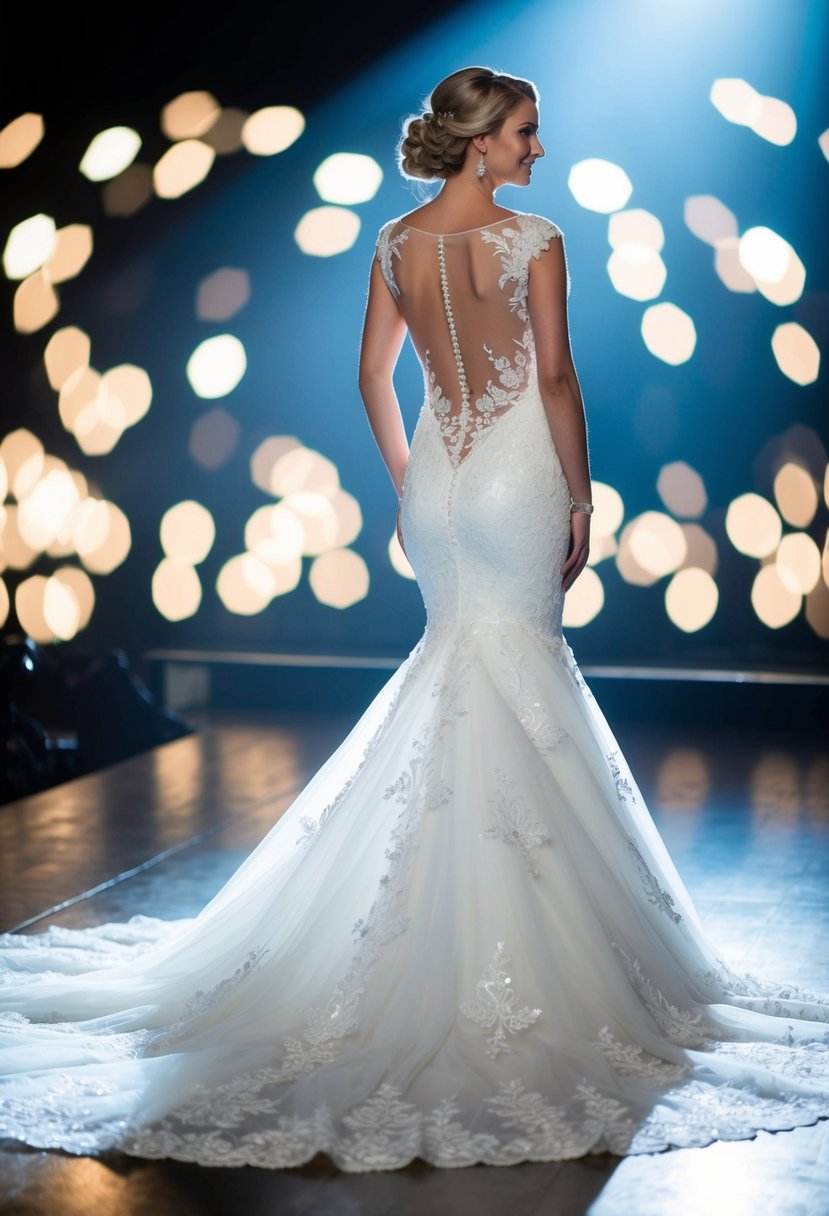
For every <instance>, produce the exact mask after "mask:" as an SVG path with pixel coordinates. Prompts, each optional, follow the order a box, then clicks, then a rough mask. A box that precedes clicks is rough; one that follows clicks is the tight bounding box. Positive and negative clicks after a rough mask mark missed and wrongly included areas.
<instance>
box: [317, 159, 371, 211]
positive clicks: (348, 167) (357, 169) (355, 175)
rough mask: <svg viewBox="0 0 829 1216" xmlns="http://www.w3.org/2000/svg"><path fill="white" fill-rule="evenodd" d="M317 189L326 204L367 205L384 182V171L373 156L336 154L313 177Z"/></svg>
mask: <svg viewBox="0 0 829 1216" xmlns="http://www.w3.org/2000/svg"><path fill="white" fill-rule="evenodd" d="M313 181H314V186H315V188H316V191H317V194H319V196H320V198H322V199H324V200H325V201H326V202H327V203H341V204H344V205H346V206H350V205H352V204H354V203H367V202H368V201H369V199H372V198H374V196H375V194H376V193H377V191H378V190H379V189H380V184H381V182H382V181H383V170H382V169H381V168H380V166H379V165H378V163H377V161H376V160H375V159H374V157H373V156H365V155H363V153H360V152H335V153H333V155H331V156H327V157H326V158H325V160H324V161H323V162H322V164H321V165H320V166H319V168H318V169H317V170H316V171H315V173H314V178H313Z"/></svg>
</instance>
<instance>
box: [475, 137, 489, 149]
mask: <svg viewBox="0 0 829 1216" xmlns="http://www.w3.org/2000/svg"><path fill="white" fill-rule="evenodd" d="M472 143H473V144H474V145H475V150H476V151H477V152H486V144H487V137H486V135H473V136H472Z"/></svg>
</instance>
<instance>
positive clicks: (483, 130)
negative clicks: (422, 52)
mask: <svg viewBox="0 0 829 1216" xmlns="http://www.w3.org/2000/svg"><path fill="white" fill-rule="evenodd" d="M527 97H528V98H529V99H530V101H532V102H536V103H537V102H538V90H537V89H536V87H535V85H534V84H532V82H531V81H529V80H521V79H519V78H518V77H516V76H505V75H504V74H503V73H501V72H495V71H493V70H492V68H476V67H473V68H461V70H460V71H459V72H453V73H452V74H451V76H447V77H446V78H445V79H444V80H442V81H441V82H440V84H438V85H436V86H435V88H434V89H433V90H432V93H431V95H430V97H429V99H428V103H427V106H426V107H425V108H424V109H423V111H422V113H420V114H411V115H409V117H408V118H406V119H405V120H404V122H403V133H402V135H401V138H400V142H399V143H398V146H397V163H398V167H399V169H400V172H401V173H402V174H403V176H404V177H407V178H415V179H417V180H419V181H427V182H434V181H441V180H445V179H446V178H447V177H452V175H453V174H455V173H459V172H460V171H461V169H462V168H463V164H464V161H465V159H466V149H467V146H468V144H469V141H470V139H471V138H472V137H473V135H494V134H497V132H498V131H500V129H501V127H502V126H503V124H504V120H505V119H506V117H507V115H508V114H509V113H510V111H511V110H513V109H515V107H516V105H517V104H518V102H519V101H522V100H523V99H524V98H527Z"/></svg>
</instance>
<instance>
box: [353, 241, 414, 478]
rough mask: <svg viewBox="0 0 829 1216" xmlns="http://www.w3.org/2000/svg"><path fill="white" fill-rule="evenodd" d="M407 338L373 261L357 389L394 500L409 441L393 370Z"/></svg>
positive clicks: (387, 289)
mask: <svg viewBox="0 0 829 1216" xmlns="http://www.w3.org/2000/svg"><path fill="white" fill-rule="evenodd" d="M405 338H406V323H405V321H404V320H403V317H402V316H401V314H400V310H399V309H398V307H397V304H396V302H395V299H394V296H393V295H392V293H391V292H390V291H389V288H388V286H387V284H386V282H385V280H384V279H383V274H382V271H381V269H380V263H379V262H378V260H377V258H376V257H375V258H374V260H373V263H372V267H371V274H370V276H369V286H368V301H367V304H366V312H365V319H364V322H363V333H362V338H361V341H360V359H359V387H360V395H361V397H362V399H363V405H364V406H365V410H366V414H367V416H368V422H369V426H370V427H371V432H372V434H373V436H374V439H375V442H376V443H377V446H378V448H379V449H380V455H381V456H382V457H383V462H384V463H385V465H386V468H387V469H388V471H389V476H390V477H391V479H392V483H393V485H394V488H395V490H396V491H397V497H398V498H400V496H401V494H402V493H403V476H404V474H405V472H406V462H407V461H408V459H409V441H408V439H407V437H406V428H405V426H404V424H403V415H402V413H401V410H400V403H399V401H398V399H397V393H396V392H395V388H394V369H395V367H396V366H397V360H398V358H399V357H400V351H401V349H402V347H403V342H404V340H405Z"/></svg>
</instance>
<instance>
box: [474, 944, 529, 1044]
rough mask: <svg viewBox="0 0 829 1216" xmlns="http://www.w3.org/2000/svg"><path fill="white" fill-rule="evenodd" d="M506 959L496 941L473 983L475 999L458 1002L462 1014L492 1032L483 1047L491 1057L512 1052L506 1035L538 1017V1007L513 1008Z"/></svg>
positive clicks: (502, 945)
mask: <svg viewBox="0 0 829 1216" xmlns="http://www.w3.org/2000/svg"><path fill="white" fill-rule="evenodd" d="M509 962H510V956H509V955H508V954H507V952H506V948H505V946H504V943H503V942H498V944H497V946H496V948H495V953H494V954H493V955H492V958H491V959H490V960H489V963H488V964H487V967H486V970H485V971H484V974H483V976H482V977H481V979H479V980H478V983H477V984H476V985H475V993H476V1000H474V1001H464V1002H463V1004H462V1005H461V1013H462V1014H463V1015H464V1017H467V1018H470V1019H471V1020H472V1021H473V1022H475V1023H477V1025H478V1026H480V1027H481V1029H482V1030H491V1031H492V1034H491V1035H490V1036H489V1037H488V1039H487V1041H486V1048H485V1051H486V1054H487V1055H488V1056H489V1058H490V1059H491V1060H495V1059H497V1057H498V1056H499V1055H501V1054H504V1055H512V1054H514V1049H513V1048H512V1047H511V1046H510V1043H509V1042H508V1039H507V1036H508V1035H514V1034H518V1033H519V1032H520V1031H522V1030H526V1029H527V1027H528V1026H532V1025H533V1023H534V1022H537V1021H538V1019H539V1018H540V1017H541V1010H540V1009H530V1008H529V1007H528V1006H527V1005H524V1006H523V1008H521V1009H516V1008H515V1002H516V995H515V991H514V989H512V988H511V987H510V984H511V983H512V980H511V978H510V976H509V974H508V972H507V964H508V963H509Z"/></svg>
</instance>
